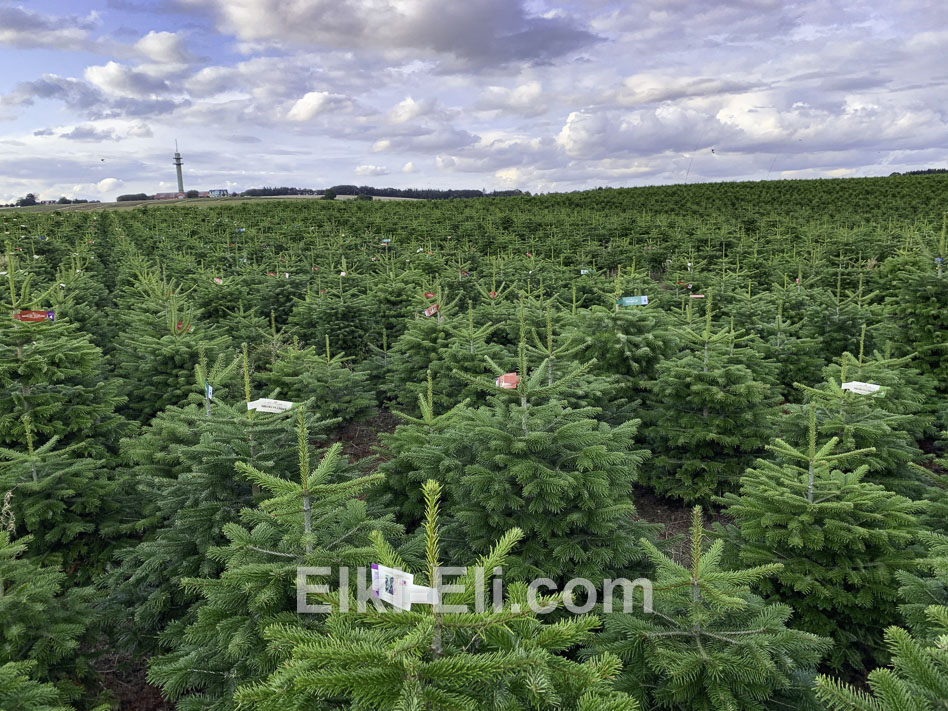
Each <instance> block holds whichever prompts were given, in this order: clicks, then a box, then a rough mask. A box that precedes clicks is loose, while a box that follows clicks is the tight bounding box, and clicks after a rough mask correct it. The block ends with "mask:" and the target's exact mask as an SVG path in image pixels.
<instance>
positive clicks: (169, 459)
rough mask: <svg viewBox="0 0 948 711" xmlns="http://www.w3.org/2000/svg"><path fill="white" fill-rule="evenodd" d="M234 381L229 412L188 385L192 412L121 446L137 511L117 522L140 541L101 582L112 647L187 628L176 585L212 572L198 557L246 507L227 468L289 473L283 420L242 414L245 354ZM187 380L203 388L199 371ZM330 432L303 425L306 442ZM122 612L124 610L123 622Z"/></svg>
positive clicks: (189, 598) (171, 414)
mask: <svg viewBox="0 0 948 711" xmlns="http://www.w3.org/2000/svg"><path fill="white" fill-rule="evenodd" d="M225 368H229V366H225ZM243 372H244V396H245V398H246V399H245V400H244V401H238V402H237V403H235V404H234V405H230V404H228V403H227V402H226V401H222V400H221V399H219V398H218V397H217V396H216V387H215V388H214V390H215V395H214V397H213V399H212V400H211V401H208V400H207V399H206V389H205V388H197V387H193V386H192V388H193V391H192V399H193V404H191V405H188V406H187V407H184V408H177V407H170V408H168V409H167V410H165V411H164V412H162V413H161V414H159V415H158V416H157V417H156V418H155V419H154V420H153V421H152V423H151V424H150V425H149V426H148V427H147V428H145V430H144V431H143V433H142V435H141V436H140V437H137V438H135V439H134V440H127V441H126V442H125V455H126V457H128V459H129V460H130V461H131V462H132V463H133V464H134V467H133V469H132V470H131V471H132V474H133V479H134V481H135V483H136V491H135V492H133V493H134V496H130V497H129V501H128V503H129V505H136V504H137V507H136V509H134V510H132V511H129V512H128V514H127V516H128V518H129V519H130V520H131V521H135V522H137V523H136V524H135V525H136V526H137V527H138V528H140V529H142V530H144V537H143V538H142V540H141V542H140V543H138V544H137V545H134V546H130V547H128V548H127V549H125V550H123V551H120V552H119V553H118V554H117V558H118V565H116V567H115V569H114V570H113V571H112V572H111V573H110V574H109V575H108V577H107V578H105V580H104V583H103V584H105V585H106V586H107V587H108V588H109V600H108V602H109V605H108V609H107V613H108V618H109V622H110V623H111V624H112V625H113V626H114V634H113V640H114V644H115V645H116V646H118V647H119V648H122V649H124V648H126V647H128V648H131V649H133V650H135V651H136V652H139V653H147V652H150V651H152V650H153V649H154V646H155V644H156V641H157V634H158V632H159V631H160V630H161V629H162V628H164V627H165V626H167V625H168V624H169V623H170V622H171V621H173V620H178V619H182V618H184V619H189V614H190V611H191V608H192V605H193V604H194V602H195V596H194V595H193V594H187V592H188V591H186V590H184V589H182V588H181V586H180V581H181V580H182V579H183V578H187V577H207V576H213V575H216V574H217V573H218V572H219V570H220V563H219V562H218V561H216V560H214V559H211V558H208V556H207V552H208V550H210V549H211V548H212V547H214V546H219V545H222V544H224V543H225V542H226V537H225V536H224V533H223V530H224V527H225V526H226V524H228V523H232V522H234V521H236V520H237V519H238V516H239V513H240V511H241V509H243V508H245V507H247V506H250V505H251V504H252V502H253V491H252V488H251V485H250V484H249V483H248V482H246V481H244V480H243V479H241V478H239V477H237V476H235V474H234V467H235V465H236V464H237V463H238V462H246V463H249V464H252V465H255V466H260V467H261V468H276V469H278V470H285V469H288V468H289V467H290V466H291V463H292V459H293V453H294V451H295V448H294V447H293V444H292V443H293V441H294V440H295V436H294V429H293V426H292V419H291V418H292V411H289V412H288V413H280V414H270V413H261V412H257V411H255V410H248V408H247V403H248V402H250V401H251V399H252V396H251V391H250V377H249V367H248V361H247V359H246V354H245V358H244V369H243ZM216 375H217V374H215V373H214V372H213V371H211V372H210V373H209V379H210V382H211V383H212V384H213V383H214V382H215V381H217V382H219V380H218V378H217V377H216ZM197 379H199V380H203V379H204V377H203V376H202V375H201V373H200V369H198V373H197ZM202 391H203V392H202ZM208 405H210V411H209V412H208V409H207V408H208ZM333 424H335V423H334V422H332V421H329V422H316V421H312V420H311V421H310V422H308V427H309V431H310V432H311V433H316V432H318V431H319V430H325V429H326V428H328V427H330V426H332V425H333ZM314 436H316V435H315V434H314ZM136 514H137V515H136ZM129 609H132V610H134V613H133V614H132V615H131V616H129V614H128V610H129Z"/></svg>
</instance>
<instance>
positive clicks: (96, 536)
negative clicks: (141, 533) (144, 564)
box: [0, 415, 118, 583]
mask: <svg viewBox="0 0 948 711" xmlns="http://www.w3.org/2000/svg"><path fill="white" fill-rule="evenodd" d="M23 420H24V423H23V434H24V440H25V441H24V445H23V447H22V451H21V450H17V449H7V448H6V447H0V495H2V493H3V492H6V494H7V496H8V498H7V501H6V503H7V506H8V507H9V510H10V512H11V514H12V520H13V521H15V524H13V525H11V529H12V530H14V531H21V532H24V533H28V534H30V535H31V536H32V537H33V538H34V539H35V540H34V543H33V544H32V545H31V546H30V555H31V556H33V557H36V558H37V559H38V560H40V561H42V562H43V563H44V564H47V565H55V566H60V567H62V568H63V569H64V570H66V571H67V572H68V573H69V574H70V576H74V579H76V580H80V581H82V582H85V583H88V582H90V580H91V576H92V575H93V574H94V573H95V572H96V571H98V570H100V569H101V568H102V567H103V566H104V565H105V562H106V559H107V557H108V556H107V553H108V551H109V550H110V549H111V542H110V541H109V539H108V538H107V537H105V536H103V535H102V529H103V528H108V526H109V525H110V522H114V520H115V517H116V516H117V514H118V512H117V510H116V507H115V506H114V505H113V503H112V501H111V495H112V493H113V491H114V490H115V487H116V482H115V478H114V475H112V473H111V472H110V471H109V470H108V469H107V467H106V465H105V463H104V461H103V460H99V459H94V458H92V457H84V456H82V455H81V454H79V453H78V451H77V450H78V448H79V444H78V443H77V444H72V445H69V446H66V447H61V446H58V445H59V438H58V437H56V436H54V437H52V438H50V439H48V440H46V441H45V442H42V441H38V440H37V439H36V435H35V434H34V432H33V428H32V424H31V422H30V416H29V415H24V416H23Z"/></svg>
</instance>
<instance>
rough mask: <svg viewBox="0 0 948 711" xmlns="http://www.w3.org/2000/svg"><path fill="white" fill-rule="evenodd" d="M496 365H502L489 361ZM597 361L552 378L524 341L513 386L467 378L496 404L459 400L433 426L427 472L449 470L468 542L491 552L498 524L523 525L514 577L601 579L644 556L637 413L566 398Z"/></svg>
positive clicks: (458, 531) (457, 531) (459, 527)
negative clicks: (635, 495) (615, 420)
mask: <svg viewBox="0 0 948 711" xmlns="http://www.w3.org/2000/svg"><path fill="white" fill-rule="evenodd" d="M491 365H492V367H493V368H494V371H495V374H496V375H498V376H500V375H502V374H503V373H504V369H503V368H500V367H499V366H497V365H496V364H494V363H491ZM590 366H591V363H586V364H584V365H580V366H576V367H574V368H573V370H572V371H570V372H569V373H567V374H566V375H565V376H563V377H562V378H560V379H558V380H556V381H554V382H553V385H552V386H551V385H549V379H548V377H547V374H546V373H547V371H546V369H547V367H548V363H547V362H546V361H544V362H543V363H542V364H541V365H540V367H538V368H536V369H535V370H532V371H530V370H529V369H528V367H527V363H526V353H525V346H524V344H523V343H521V347H520V358H519V367H518V377H519V383H518V384H517V386H516V388H515V389H505V388H501V387H498V386H497V385H495V384H494V383H489V384H488V383H484V382H483V381H479V380H477V379H475V378H473V377H470V376H465V374H460V375H461V376H462V377H466V379H468V380H469V382H471V383H477V384H479V387H481V388H484V389H486V390H488V391H489V392H493V393H494V397H493V399H492V401H491V402H490V404H489V405H487V406H485V407H481V408H478V409H476V410H475V409H469V408H465V409H459V410H458V415H457V417H456V418H455V419H454V420H453V421H452V425H451V427H450V428H447V429H446V430H445V431H444V432H441V433H439V434H435V435H434V436H433V437H432V439H431V445H432V446H431V449H432V450H434V451H436V452H439V453H440V454H439V456H437V457H432V458H430V461H429V462H428V463H427V464H426V467H425V468H424V469H423V471H427V472H430V473H431V474H432V475H433V476H438V477H443V479H444V480H445V481H446V483H447V489H448V493H449V495H450V501H451V511H452V514H453V515H454V517H455V518H456V520H457V523H456V525H455V526H452V527H451V529H449V530H451V533H452V535H453V536H454V537H456V538H459V539H461V540H463V541H465V546H463V547H461V550H467V551H468V552H470V553H474V554H482V553H484V552H486V551H487V550H488V549H489V547H490V545H491V541H492V540H493V537H494V534H495V533H496V531H498V530H504V529H507V528H512V527H517V528H520V529H521V530H523V531H524V534H525V538H524V544H523V546H522V547H521V551H520V553H519V554H518V555H517V556H516V558H515V559H514V561H513V562H512V565H513V566H514V571H515V573H514V574H515V575H516V576H524V577H530V578H532V577H536V576H548V577H551V578H554V579H556V578H558V577H559V576H563V575H568V576H571V577H573V576H581V577H586V578H589V579H591V580H600V579H602V577H603V576H604V575H606V576H607V575H608V574H609V573H610V572H611V571H616V570H622V569H623V568H625V567H626V566H627V565H629V564H630V563H631V562H632V561H633V560H634V559H636V558H637V556H638V548H637V545H636V540H637V539H638V536H634V537H633V536H632V532H633V530H634V529H635V527H636V525H637V524H635V523H634V521H635V519H636V513H635V506H634V505H633V502H632V499H631V486H632V483H633V482H634V481H635V480H636V478H637V475H638V470H639V465H640V464H641V463H642V462H643V461H644V460H645V459H646V457H647V456H648V452H647V451H645V450H642V449H638V448H637V446H636V443H635V434H636V430H637V427H638V425H639V421H638V420H629V421H627V422H625V423H623V424H622V425H619V426H617V427H610V426H609V425H607V424H605V423H603V422H599V421H597V420H596V419H595V418H596V417H597V415H598V414H599V411H598V410H597V409H596V408H582V409H575V410H574V409H571V408H569V407H567V406H565V405H564V403H563V402H562V401H561V400H560V399H559V398H561V397H562V395H563V393H564V392H565V391H566V390H568V389H569V388H570V387H571V386H572V383H573V382H574V381H575V380H576V379H577V378H579V377H580V376H581V375H583V373H584V372H585V371H586V370H587V369H588V368H589V367H590Z"/></svg>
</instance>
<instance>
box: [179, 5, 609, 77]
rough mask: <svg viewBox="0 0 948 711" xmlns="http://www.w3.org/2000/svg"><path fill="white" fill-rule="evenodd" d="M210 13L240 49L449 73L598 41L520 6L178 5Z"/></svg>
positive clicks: (571, 24) (539, 58) (550, 55)
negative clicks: (416, 61)
mask: <svg viewBox="0 0 948 711" xmlns="http://www.w3.org/2000/svg"><path fill="white" fill-rule="evenodd" d="M183 1H184V2H185V3H186V4H188V5H190V6H192V7H196V6H205V7H210V8H213V10H214V11H215V14H216V15H217V16H218V17H219V18H220V25H221V27H222V28H223V29H224V30H225V31H227V32H231V33H233V34H235V35H236V36H237V37H238V38H240V39H242V40H245V41H248V42H255V41H266V42H272V43H275V44H283V43H284V42H290V43H294V44H297V45H303V46H325V47H337V48H344V49H361V50H370V51H374V50H381V51H394V52H406V51H407V52H412V51H414V52H418V51H420V52H425V53H429V54H433V55H436V56H440V57H442V58H443V59H444V60H446V62H445V66H446V67H448V68H450V69H452V70H461V69H464V68H472V67H473V68H476V67H483V66H496V65H505V64H509V63H511V62H548V61H551V60H553V59H555V58H557V57H560V56H562V55H564V54H567V53H569V52H571V51H575V50H578V49H581V48H583V47H587V46H589V45H591V44H594V43H596V42H598V41H599V39H600V38H599V37H598V36H597V35H595V34H593V33H591V32H590V31H588V30H586V29H584V28H583V27H581V26H580V25H579V24H578V23H577V22H576V21H574V20H570V19H566V18H563V17H555V18H545V17H536V16H532V15H530V14H529V13H528V12H527V10H526V8H525V5H526V3H525V2H523V0H481V1H480V2H473V3H467V2H465V3H461V2H443V1H441V0H409V1H408V2H399V3H396V2H394V1H393V0H380V1H379V2H375V3H364V2H360V1H359V0H299V1H298V2H294V3H286V2H282V0H183Z"/></svg>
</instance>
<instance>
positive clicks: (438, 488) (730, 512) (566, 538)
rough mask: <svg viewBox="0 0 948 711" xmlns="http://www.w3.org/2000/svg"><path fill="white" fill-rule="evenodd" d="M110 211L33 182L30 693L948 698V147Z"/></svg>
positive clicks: (289, 697)
mask: <svg viewBox="0 0 948 711" xmlns="http://www.w3.org/2000/svg"><path fill="white" fill-rule="evenodd" d="M83 207H84V208H86V209H82V210H75V211H59V210H55V211H43V212H26V211H16V212H7V211H5V212H3V213H0V230H2V233H3V235H2V236H3V242H4V254H3V256H2V257H0V285H2V287H3V289H2V296H0V301H2V303H3V308H2V311H3V312H4V313H5V314H6V315H5V316H4V317H3V318H2V319H0V709H2V710H4V711H15V710H19V709H24V710H25V709H31V710H35V709H61V708H75V709H95V708H97V709H100V710H101V709H106V708H110V707H111V708H123V709H126V708H127V709H134V708H139V709H146V708H147V709H159V708H167V709H170V708H177V709H182V710H183V711H184V710H187V711H190V710H196V709H214V710H215V711H222V710H225V709H237V708H241V709H258V710H260V711H266V710H270V709H281V710H283V709H299V710H300V711H302V710H303V709H353V710H358V711H364V710H368V709H379V710H382V709H385V710H392V711H394V710H396V709H445V710H447V709H452V710H453V709H477V710H480V709H484V710H487V709H490V710H496V711H501V710H511V711H512V710H514V709H517V710H519V709H524V710H526V709H582V710H584V711H599V710H601V709H607V710H610V711H620V710H622V711H633V710H634V709H642V710H643V711H644V710H645V709H658V708H665V709H681V710H682V711H685V710H690V709H708V710H714V711H717V710H719V709H720V710H722V711H724V710H730V709H735V710H737V709H739V710H744V709H747V710H751V709H775V708H785V709H800V710H805V709H821V708H829V709H877V708H878V709H886V710H888V709H896V708H899V709H924V708H936V707H938V706H937V704H939V703H940V704H943V703H944V699H945V698H948V648H946V642H945V640H946V639H948V638H946V637H945V636H944V635H946V634H948V564H946V560H948V535H946V534H948V470H946V467H948V458H946V445H948V433H946V430H948V276H946V271H945V270H946V265H945V264H944V262H943V260H944V258H945V257H946V256H948V254H946V252H948V244H946V210H948V176H944V175H928V176H904V177H892V178H881V179H859V180H823V181H780V182H763V183H730V184H714V185H707V184H702V185H691V186H669V187H661V188H641V189H628V190H625V189H623V190H619V189H602V190H596V191H589V192H584V193H574V194H565V195H547V196H534V197H511V198H494V199H470V200H443V201H391V202H377V201H372V202H361V201H352V200H350V201H344V202H343V201H340V202H336V201H320V200H265V201H264V200H251V201H246V202H244V201H240V202H224V201H219V202H214V203H213V204H211V203H206V204H198V205H196V206H193V207H192V206H185V205H175V206H161V205H157V204H150V203H149V204H143V205H139V206H135V207H131V208H128V209H122V210H95V209H88V208H90V207H92V206H83ZM371 564H379V565H381V566H383V572H384V568H385V567H388V568H391V569H394V570H397V571H410V572H412V573H413V574H414V578H413V584H414V585H416V586H422V587H420V588H419V590H421V591H422V592H423V593H424V595H428V596H433V595H440V597H441V599H442V601H443V602H445V603H447V604H454V605H465V606H467V608H468V609H467V611H466V612H460V611H458V610H453V609H449V608H442V607H441V606H438V605H432V604H429V603H430V598H429V600H428V603H420V602H417V601H415V602H413V603H412V604H410V605H404V606H407V607H410V610H408V609H399V608H397V607H395V606H393V604H389V603H390V602H391V600H390V598H387V597H386V596H385V593H384V585H383V586H382V590H383V592H382V594H381V598H382V599H386V600H389V601H388V602H381V603H379V602H377V601H375V602H372V601H371V599H370V602H369V604H368V607H365V606H363V607H362V609H360V606H359V599H360V595H361V597H362V600H363V602H364V601H365V598H366V596H368V597H369V598H371V597H372V595H371V592H366V588H365V586H364V585H363V584H362V581H361V580H360V579H358V578H359V574H358V571H359V569H360V568H361V569H364V568H366V567H367V566H369V565H371ZM439 566H468V572H467V573H465V574H463V576H462V577H461V578H460V581H461V582H463V583H464V584H465V586H466V587H465V589H464V590H463V591H460V590H458V589H452V588H450V587H445V586H450V585H453V584H459V580H458V579H456V576H457V575H458V574H459V573H458V571H452V572H451V573H450V575H446V576H445V578H444V579H443V580H439V577H438V575H437V574H436V571H437V569H438V568H439ZM304 568H305V569H306V570H304V571H303V572H302V573H301V572H300V570H301V569H304ZM475 568H480V569H481V572H480V573H475ZM499 569H502V573H498V572H497V570H499ZM399 575H400V574H399ZM485 576H486V577H485ZM395 579H397V580H406V579H405V578H402V577H397V578H395ZM619 579H626V580H628V581H632V580H635V581H636V583H637V585H635V586H631V585H630V586H622V585H619V586H615V585H612V584H611V583H612V582H613V581H616V580H619ZM577 580H580V582H576V581H577ZM501 581H502V591H503V592H502V594H501V593H500V592H498V590H499V588H498V587H497V586H498V585H500V583H501ZM538 581H539V582H538ZM642 581H645V582H642ZM409 582H411V581H409ZM320 584H322V585H326V586H327V587H326V588H324V589H320V590H317V589H316V588H317V586H319V585H320ZM365 585H367V586H368V587H369V588H370V589H371V587H372V586H371V584H370V583H366V584H365ZM307 586H308V589H309V594H308V596H307ZM537 588H539V590H540V598H539V600H538V599H536V590H537ZM479 589H486V590H487V591H488V593H487V594H488V595H491V594H492V593H493V596H492V597H490V599H489V600H488V601H487V603H486V604H484V602H483V601H482V600H481V599H480V597H479V596H478V594H477V590H479ZM391 594H392V595H395V593H391ZM418 594H422V593H418ZM396 597H397V595H396ZM623 603H628V608H629V609H628V610H627V611H621V612H620V610H623ZM317 604H324V605H328V606H329V608H330V609H331V611H321V612H319V613H318V614H312V610H309V611H308V612H307V606H315V605H317ZM300 605H302V607H300ZM543 605H546V606H547V608H548V609H547V610H546V611H539V610H538V609H537V608H538V606H543ZM887 666H888V667H889V668H888V669H885V668H886V667H887ZM873 669H876V671H874V672H873V671H872V670H873ZM870 672H872V673H871V674H870ZM866 693H874V694H876V700H871V699H870V698H869V697H867V696H866V695H865V694H866ZM896 696H899V698H901V699H903V701H902V702H901V705H899V704H898V703H896V702H895V701H893V699H894V698H896ZM874 704H875V705H874Z"/></svg>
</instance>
